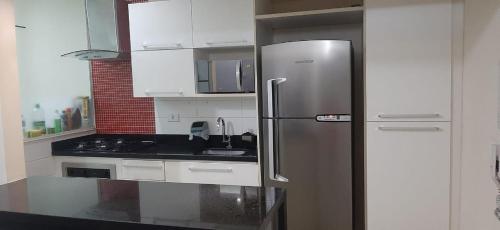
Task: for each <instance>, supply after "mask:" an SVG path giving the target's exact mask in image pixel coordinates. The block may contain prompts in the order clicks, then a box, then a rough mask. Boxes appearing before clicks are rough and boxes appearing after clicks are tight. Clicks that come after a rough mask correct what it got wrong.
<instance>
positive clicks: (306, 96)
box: [260, 40, 353, 230]
mask: <svg viewBox="0 0 500 230" xmlns="http://www.w3.org/2000/svg"><path fill="white" fill-rule="evenodd" d="M351 76H352V51H351V42H350V41H335V40H317V41H300V42H288V43H281V44H274V45H269V46H264V47H262V80H261V84H262V85H261V86H262V90H261V92H262V93H261V100H262V101H261V105H262V110H261V111H262V114H261V116H260V117H261V119H262V120H261V124H262V127H263V129H262V133H261V136H262V141H263V150H264V151H263V152H264V162H265V163H264V175H265V176H264V184H265V185H266V186H277V187H284V188H286V189H287V195H288V198H287V222H288V229H290V230H309V229H310V230H337V229H338V230H350V229H352V227H353V223H352V222H353V195H352V164H351V153H352V144H351V139H352V137H351V133H352V125H351V120H352V119H351V101H352V98H351V78H352V77H351Z"/></svg>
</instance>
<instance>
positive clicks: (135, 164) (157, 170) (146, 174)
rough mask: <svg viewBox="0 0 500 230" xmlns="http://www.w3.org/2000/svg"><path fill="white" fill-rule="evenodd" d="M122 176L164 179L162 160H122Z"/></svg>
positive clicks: (141, 178) (125, 177)
mask: <svg viewBox="0 0 500 230" xmlns="http://www.w3.org/2000/svg"><path fill="white" fill-rule="evenodd" d="M122 174H123V176H122V178H120V179H124V180H149V181H165V165H164V164H163V161H147V160H123V161H122Z"/></svg>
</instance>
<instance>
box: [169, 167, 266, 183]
mask: <svg viewBox="0 0 500 230" xmlns="http://www.w3.org/2000/svg"><path fill="white" fill-rule="evenodd" d="M259 170H260V169H259V165H258V164H257V163H236V162H231V163H226V162H224V163H222V162H195V161H191V162H189V161H167V162H165V176H166V180H167V182H177V183H200V184H224V185H241V186H259V185H260V182H259V181H260V178H259Z"/></svg>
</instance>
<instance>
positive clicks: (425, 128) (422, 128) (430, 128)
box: [378, 126, 441, 132]
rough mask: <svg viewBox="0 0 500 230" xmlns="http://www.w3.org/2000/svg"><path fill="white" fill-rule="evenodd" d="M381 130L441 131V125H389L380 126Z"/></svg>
mask: <svg viewBox="0 0 500 230" xmlns="http://www.w3.org/2000/svg"><path fill="white" fill-rule="evenodd" d="M378 129H379V130H380V131H397V132H437V131H440V130H441V128H439V127H387V126H379V127H378Z"/></svg>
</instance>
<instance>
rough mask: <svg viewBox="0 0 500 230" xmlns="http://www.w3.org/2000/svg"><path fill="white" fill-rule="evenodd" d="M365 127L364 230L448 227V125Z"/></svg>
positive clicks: (375, 124)
mask: <svg viewBox="0 0 500 230" xmlns="http://www.w3.org/2000/svg"><path fill="white" fill-rule="evenodd" d="M366 128H367V133H366V135H367V143H366V149H367V152H366V170H367V171H366V181H367V182H366V183H367V184H366V185H367V187H366V202H367V210H366V213H367V230H402V229H404V230H424V229H425V230H448V229H450V228H449V221H450V123H449V122H368V124H367V127H366Z"/></svg>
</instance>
